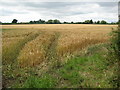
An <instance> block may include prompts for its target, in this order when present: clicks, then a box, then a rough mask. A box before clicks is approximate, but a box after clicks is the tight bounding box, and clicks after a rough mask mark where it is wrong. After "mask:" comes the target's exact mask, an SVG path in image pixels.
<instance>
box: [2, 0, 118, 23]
mask: <svg viewBox="0 0 120 90" xmlns="http://www.w3.org/2000/svg"><path fill="white" fill-rule="evenodd" d="M93 1H94V2H88V1H86V2H82V1H77V2H73V1H72V2H67V1H66V2H64V1H63V0H62V1H60V2H56V1H54V2H48V1H46V2H41V1H40V0H34V1H31V0H21V1H20V0H1V1H0V21H2V22H11V21H12V20H13V19H17V20H18V21H19V22H28V21H31V20H39V19H43V20H46V21H47V20H48V19H59V20H60V21H68V22H71V21H74V22H80V21H84V20H87V19H93V20H94V21H97V20H106V21H108V22H116V21H118V2H117V1H116V2H115V1H114V2H113V1H109V0H108V1H109V2H96V1H98V0H96V1H95V0H93Z"/></svg>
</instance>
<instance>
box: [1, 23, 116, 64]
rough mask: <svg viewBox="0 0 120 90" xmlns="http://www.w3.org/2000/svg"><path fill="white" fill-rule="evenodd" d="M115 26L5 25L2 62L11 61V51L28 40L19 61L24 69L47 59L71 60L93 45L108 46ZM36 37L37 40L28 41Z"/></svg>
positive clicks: (18, 57)
mask: <svg viewBox="0 0 120 90" xmlns="http://www.w3.org/2000/svg"><path fill="white" fill-rule="evenodd" d="M116 27H117V25H74V24H73V25H71V24H70V25H69V24H68V25H67V24H65V25H61V24H55V25H51V24H47V25H44V24H41V25H39V24H38V25H3V27H2V28H3V33H2V35H3V38H2V39H3V62H6V59H7V60H8V59H9V55H7V54H10V53H8V52H15V51H13V50H17V48H15V46H17V45H18V44H21V43H23V42H24V41H25V40H26V42H25V43H24V45H23V46H22V47H21V50H19V52H18V54H19V55H17V57H16V59H17V60H18V62H19V63H20V65H21V66H29V65H32V66H34V65H39V64H40V63H41V62H43V61H46V60H47V59H51V58H55V57H60V58H62V57H68V56H69V55H72V54H74V52H77V51H80V50H82V49H84V48H85V47H87V46H89V45H92V44H98V43H105V42H107V41H108V39H109V37H110V36H109V35H108V34H109V33H110V32H111V31H112V28H116ZM36 34H38V35H37V36H36V37H35V38H32V39H31V40H28V41H27V39H29V38H30V37H31V36H32V35H33V36H35V35H36ZM55 43H56V44H55ZM54 44H55V45H54ZM53 47H54V48H53ZM12 48H15V49H12ZM52 51H53V52H52ZM51 53H52V54H54V55H52V54H51ZM4 55H5V56H4ZM6 55H7V56H6ZM50 55H52V56H50Z"/></svg>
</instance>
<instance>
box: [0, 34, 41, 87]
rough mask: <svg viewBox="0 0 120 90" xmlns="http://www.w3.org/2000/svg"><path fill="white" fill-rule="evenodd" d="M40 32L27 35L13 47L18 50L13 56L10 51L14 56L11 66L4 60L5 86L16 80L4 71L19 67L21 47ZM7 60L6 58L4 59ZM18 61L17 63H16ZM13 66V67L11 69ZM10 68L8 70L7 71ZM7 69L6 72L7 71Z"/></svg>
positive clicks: (10, 62)
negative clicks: (18, 59) (18, 58)
mask: <svg viewBox="0 0 120 90" xmlns="http://www.w3.org/2000/svg"><path fill="white" fill-rule="evenodd" d="M38 35H39V34H38V33H36V34H33V35H32V34H29V36H27V37H26V38H25V39H23V40H21V41H20V42H18V44H17V45H16V47H13V48H12V49H13V50H16V54H14V52H13V53H12V54H13V55H14V57H12V56H11V55H12V54H11V53H9V54H10V55H9V56H11V57H12V58H10V61H9V63H8V64H9V66H10V67H8V66H7V65H8V64H7V63H5V62H3V66H4V67H3V71H4V72H3V82H2V83H3V84H2V85H3V87H7V86H9V84H12V83H13V82H14V78H12V77H11V78H10V77H7V76H4V73H6V72H8V71H9V70H10V71H9V72H11V73H12V72H13V71H14V70H15V69H17V67H18V66H17V65H18V64H17V57H18V56H19V52H20V51H21V49H22V48H23V47H24V45H25V44H26V43H28V42H29V41H32V40H33V39H35V38H36V37H37V36H38ZM3 59H4V57H3ZM4 61H5V60H4ZM15 63H16V64H15ZM10 68H11V69H10ZM7 70H8V71H7ZM5 71H6V72H5Z"/></svg>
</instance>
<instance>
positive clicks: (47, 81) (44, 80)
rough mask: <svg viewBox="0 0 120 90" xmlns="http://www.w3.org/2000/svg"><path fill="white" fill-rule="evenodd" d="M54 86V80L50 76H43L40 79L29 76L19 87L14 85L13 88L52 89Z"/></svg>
mask: <svg viewBox="0 0 120 90" xmlns="http://www.w3.org/2000/svg"><path fill="white" fill-rule="evenodd" d="M55 85H56V80H55V79H54V78H53V77H51V76H50V75H44V76H42V77H38V76H34V75H31V76H29V77H28V78H27V80H26V81H25V82H24V83H23V84H22V85H21V86H20V85H18V84H15V85H14V86H13V88H18V87H21V88H53V87H54V86H55Z"/></svg>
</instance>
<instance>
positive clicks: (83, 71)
mask: <svg viewBox="0 0 120 90" xmlns="http://www.w3.org/2000/svg"><path fill="white" fill-rule="evenodd" d="M105 46H106V45H105V44H104V45H98V46H96V45H95V46H92V47H89V48H88V49H87V53H84V55H82V56H81V55H80V56H75V57H74V58H71V59H70V60H68V62H67V63H65V64H64V65H62V66H61V67H59V68H53V69H51V70H50V71H48V72H46V73H45V74H42V76H36V75H34V74H32V75H30V76H29V77H27V79H26V80H25V81H24V82H23V83H21V84H20V83H17V84H15V85H14V87H22V88H55V87H59V88H116V87H118V79H117V78H118V77H117V75H116V74H115V72H116V69H117V67H116V66H115V65H114V66H112V67H111V66H110V65H109V61H108V60H107V58H106V57H108V56H107V54H106V53H107V52H108V51H106V50H105V49H104V48H103V47H105Z"/></svg>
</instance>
